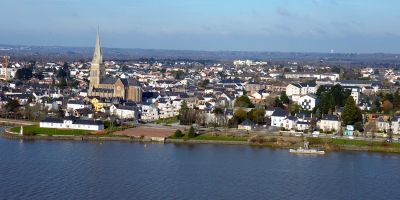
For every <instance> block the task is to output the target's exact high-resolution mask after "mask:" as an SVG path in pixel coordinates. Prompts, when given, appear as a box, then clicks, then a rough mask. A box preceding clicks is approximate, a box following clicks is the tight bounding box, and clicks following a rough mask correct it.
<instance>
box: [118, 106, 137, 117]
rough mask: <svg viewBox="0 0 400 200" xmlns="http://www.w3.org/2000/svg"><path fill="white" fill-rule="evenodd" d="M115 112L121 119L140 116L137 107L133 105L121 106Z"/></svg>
mask: <svg viewBox="0 0 400 200" xmlns="http://www.w3.org/2000/svg"><path fill="white" fill-rule="evenodd" d="M114 114H115V115H117V116H118V117H119V118H120V119H138V117H139V112H138V110H137V108H136V107H133V106H119V107H118V108H117V109H116V110H115V111H114Z"/></svg>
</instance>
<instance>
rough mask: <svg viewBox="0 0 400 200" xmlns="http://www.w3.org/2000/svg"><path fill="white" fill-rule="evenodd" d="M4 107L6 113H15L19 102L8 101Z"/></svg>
mask: <svg viewBox="0 0 400 200" xmlns="http://www.w3.org/2000/svg"><path fill="white" fill-rule="evenodd" d="M4 107H5V108H6V109H7V111H8V112H15V111H16V110H17V109H18V108H19V102H18V101H17V100H15V99H8V100H7V103H6V105H4Z"/></svg>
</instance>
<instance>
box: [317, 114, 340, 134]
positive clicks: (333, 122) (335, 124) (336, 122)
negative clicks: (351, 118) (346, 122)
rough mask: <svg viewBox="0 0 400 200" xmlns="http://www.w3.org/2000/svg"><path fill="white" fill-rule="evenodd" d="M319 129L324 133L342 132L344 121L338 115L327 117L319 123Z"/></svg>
mask: <svg viewBox="0 0 400 200" xmlns="http://www.w3.org/2000/svg"><path fill="white" fill-rule="evenodd" d="M317 127H319V129H322V130H323V131H331V130H333V129H334V131H337V132H340V131H341V127H342V121H341V120H340V119H339V118H338V116H336V115H325V116H324V117H323V118H322V119H320V120H319V121H318V122H317Z"/></svg>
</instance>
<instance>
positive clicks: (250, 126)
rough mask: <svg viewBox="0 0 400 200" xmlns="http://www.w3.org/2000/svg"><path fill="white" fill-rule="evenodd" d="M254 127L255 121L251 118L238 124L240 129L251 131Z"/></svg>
mask: <svg viewBox="0 0 400 200" xmlns="http://www.w3.org/2000/svg"><path fill="white" fill-rule="evenodd" d="M253 127H254V123H253V122H252V121H251V120H249V119H246V120H245V121H244V122H242V123H240V124H239V125H238V129H239V130H248V131H251V129H253Z"/></svg>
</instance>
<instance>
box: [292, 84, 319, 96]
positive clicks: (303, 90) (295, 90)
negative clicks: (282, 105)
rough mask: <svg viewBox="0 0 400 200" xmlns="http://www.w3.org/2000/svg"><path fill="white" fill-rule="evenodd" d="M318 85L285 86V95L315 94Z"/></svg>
mask: <svg viewBox="0 0 400 200" xmlns="http://www.w3.org/2000/svg"><path fill="white" fill-rule="evenodd" d="M317 90H318V85H317V84H315V83H292V84H289V85H288V86H286V95H287V96H292V95H304V94H309V93H312V94H315V93H317Z"/></svg>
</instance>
